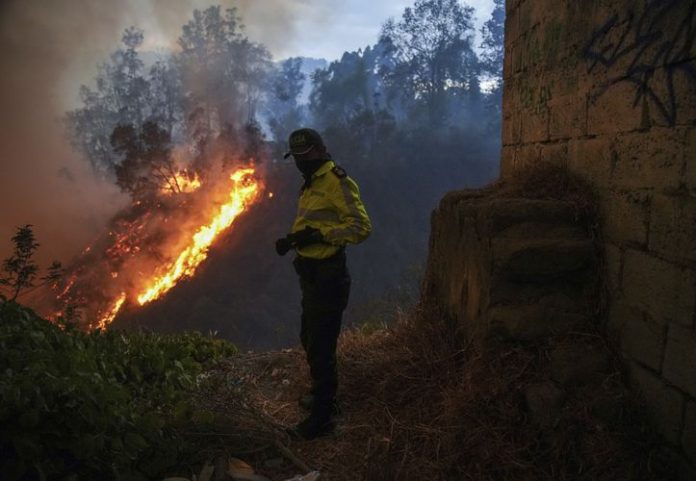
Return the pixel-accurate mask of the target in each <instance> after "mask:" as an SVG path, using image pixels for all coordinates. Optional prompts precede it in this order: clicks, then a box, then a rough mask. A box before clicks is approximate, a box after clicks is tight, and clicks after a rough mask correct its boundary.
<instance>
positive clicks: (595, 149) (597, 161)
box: [568, 136, 614, 190]
mask: <svg viewBox="0 0 696 481" xmlns="http://www.w3.org/2000/svg"><path fill="white" fill-rule="evenodd" d="M612 153H613V150H612V139H611V137H608V136H601V137H596V138H593V139H571V140H569V141H568V168H569V169H570V170H571V171H573V172H575V173H577V174H579V175H581V176H582V177H584V178H585V179H587V180H588V181H590V182H591V183H592V184H594V185H595V186H596V187H598V188H599V189H602V190H607V189H608V188H609V183H610V178H611V174H612V170H613V167H612V158H613V157H614V156H613V154H612Z"/></svg>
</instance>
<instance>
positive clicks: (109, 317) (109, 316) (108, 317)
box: [97, 292, 126, 329]
mask: <svg viewBox="0 0 696 481" xmlns="http://www.w3.org/2000/svg"><path fill="white" fill-rule="evenodd" d="M125 301H126V293H125V292H122V293H121V294H120V295H119V296H118V297H117V298H116V300H115V301H114V303H113V304H112V306H111V309H109V310H108V312H107V313H106V314H105V315H104V317H102V318H101V319H100V320H99V323H98V324H97V329H104V328H106V326H108V325H109V324H111V321H113V320H114V318H115V317H116V314H118V311H120V310H121V306H122V305H123V303H124V302H125Z"/></svg>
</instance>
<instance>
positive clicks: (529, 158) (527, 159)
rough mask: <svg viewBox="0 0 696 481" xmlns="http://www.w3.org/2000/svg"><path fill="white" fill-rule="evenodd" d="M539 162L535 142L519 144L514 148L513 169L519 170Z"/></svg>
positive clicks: (537, 147) (537, 148)
mask: <svg viewBox="0 0 696 481" xmlns="http://www.w3.org/2000/svg"><path fill="white" fill-rule="evenodd" d="M538 163H539V146H538V145H537V144H524V145H519V146H518V147H517V148H516V149H515V161H514V168H513V170H520V169H524V168H526V167H529V166H530V165H536V164H538Z"/></svg>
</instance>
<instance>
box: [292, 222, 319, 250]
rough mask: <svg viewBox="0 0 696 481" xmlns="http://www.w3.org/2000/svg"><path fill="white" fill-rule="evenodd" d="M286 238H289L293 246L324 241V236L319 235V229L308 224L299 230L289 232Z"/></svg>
mask: <svg viewBox="0 0 696 481" xmlns="http://www.w3.org/2000/svg"><path fill="white" fill-rule="evenodd" d="M287 238H288V239H290V242H291V243H292V246H293V247H305V246H308V245H312V244H318V243H320V242H323V241H324V236H322V235H321V231H320V230H319V229H315V228H314V227H309V226H307V227H305V228H304V229H302V230H301V231H299V232H295V233H294V234H289V235H288V237H287Z"/></svg>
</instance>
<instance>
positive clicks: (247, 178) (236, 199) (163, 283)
mask: <svg viewBox="0 0 696 481" xmlns="http://www.w3.org/2000/svg"><path fill="white" fill-rule="evenodd" d="M253 174H254V169H253V168H246V169H239V170H237V171H236V172H235V173H233V174H232V175H231V176H230V179H231V180H232V182H233V187H232V191H231V192H230V197H229V200H228V201H227V203H225V204H223V205H222V206H220V209H219V211H218V212H217V214H216V215H215V216H214V217H213V218H212V219H211V221H210V222H209V223H208V224H207V225H204V226H202V227H200V228H199V229H198V231H197V232H196V233H195V234H194V235H193V238H192V239H191V242H190V244H189V245H188V246H187V247H186V248H185V249H184V250H183V251H182V252H181V253H180V254H179V256H178V257H177V259H176V260H175V261H174V262H172V263H171V264H170V265H169V266H168V267H167V268H166V269H164V272H163V273H161V274H159V275H157V276H156V277H155V279H154V280H153V281H152V282H150V283H149V285H148V286H147V287H146V288H144V289H143V291H142V292H141V293H140V294H139V295H138V296H137V299H138V303H139V304H140V305H143V304H146V303H148V302H150V301H153V300H154V299H157V298H158V297H160V296H161V295H162V294H164V293H165V292H167V291H169V290H170V289H171V288H172V287H174V286H175V285H176V283H177V281H178V280H179V279H181V278H182V277H184V276H186V277H190V276H192V275H193V273H194V272H195V271H196V268H197V267H198V266H199V265H200V263H201V262H203V260H205V258H206V257H207V255H208V248H209V247H210V245H211V244H212V243H213V241H214V240H215V238H216V237H217V236H218V234H220V232H222V231H223V230H225V229H226V228H228V227H229V226H230V225H231V224H232V223H233V222H234V221H235V219H236V218H237V216H239V214H241V213H242V212H244V210H246V208H247V206H248V205H249V204H250V203H251V202H253V201H254V200H255V199H256V196H257V195H258V192H259V189H260V186H259V183H258V182H257V181H256V180H255V179H254V178H253V177H252V176H253ZM119 307H120V306H119Z"/></svg>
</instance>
